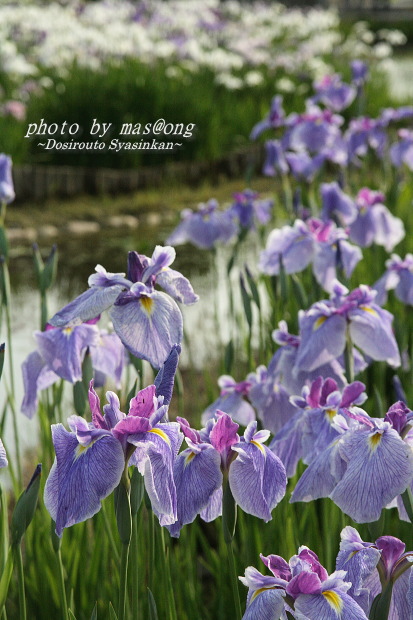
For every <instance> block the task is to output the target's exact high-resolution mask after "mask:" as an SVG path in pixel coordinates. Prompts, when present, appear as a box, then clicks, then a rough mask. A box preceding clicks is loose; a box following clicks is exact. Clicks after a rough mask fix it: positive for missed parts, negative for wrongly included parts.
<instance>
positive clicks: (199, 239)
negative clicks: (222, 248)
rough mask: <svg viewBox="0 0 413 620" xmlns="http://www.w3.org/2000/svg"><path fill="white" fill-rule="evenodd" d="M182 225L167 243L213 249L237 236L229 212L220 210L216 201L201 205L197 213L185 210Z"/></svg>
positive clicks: (182, 214)
mask: <svg viewBox="0 0 413 620" xmlns="http://www.w3.org/2000/svg"><path fill="white" fill-rule="evenodd" d="M181 220H182V221H181V223H180V224H178V226H177V227H176V228H175V230H174V231H173V232H172V233H171V234H170V235H169V237H168V239H167V240H166V243H167V244H169V245H181V244H183V243H192V244H193V245H195V246H196V247H198V248H201V249H207V250H208V249H211V248H212V247H214V246H215V244H216V243H218V242H222V243H227V242H228V241H229V240H230V239H232V238H233V237H235V236H236V234H237V226H236V224H235V223H234V222H233V220H232V218H231V217H230V215H229V214H228V213H227V212H222V211H219V210H218V203H217V201H216V200H213V199H212V200H209V201H208V202H207V203H206V204H200V205H199V206H198V210H197V211H192V210H191V209H184V210H183V211H182V213H181Z"/></svg>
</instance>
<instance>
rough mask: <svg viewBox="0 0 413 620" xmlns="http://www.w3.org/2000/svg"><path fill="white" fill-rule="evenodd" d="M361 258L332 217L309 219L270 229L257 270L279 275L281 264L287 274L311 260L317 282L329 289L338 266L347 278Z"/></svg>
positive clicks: (297, 270)
mask: <svg viewBox="0 0 413 620" xmlns="http://www.w3.org/2000/svg"><path fill="white" fill-rule="evenodd" d="M361 258H362V254H361V251H360V249H359V248H357V247H354V246H352V245H351V244H350V243H349V242H348V241H347V235H346V233H345V231H344V230H343V229H342V228H337V226H336V225H335V224H334V222H333V221H331V220H329V221H328V222H322V221H321V220H318V219H316V218H310V219H308V220H306V221H305V222H303V221H302V220H296V221H295V222H294V225H293V226H283V227H282V228H279V229H275V230H273V231H272V232H271V233H270V234H269V236H268V240H267V245H266V249H265V250H264V251H263V252H261V255H260V262H259V269H260V270H261V271H262V272H263V273H266V274H268V275H278V274H279V273H280V269H281V264H282V267H283V269H284V271H285V272H286V273H297V272H300V271H302V270H303V269H305V268H306V267H307V266H308V265H309V264H310V263H311V262H312V267H313V273H314V276H315V278H316V280H317V282H318V283H319V284H320V285H321V286H322V287H323V288H324V289H325V290H326V291H328V292H331V291H332V288H333V284H334V281H335V279H336V277H337V267H338V266H340V267H342V269H343V270H344V273H345V275H346V277H350V276H351V274H352V273H353V270H354V268H355V266H356V265H357V263H358V262H359V261H360V260H361Z"/></svg>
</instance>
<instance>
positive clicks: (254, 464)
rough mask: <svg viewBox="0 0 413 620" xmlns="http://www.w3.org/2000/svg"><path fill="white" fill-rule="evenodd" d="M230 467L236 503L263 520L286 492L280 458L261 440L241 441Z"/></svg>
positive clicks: (269, 516) (284, 475) (285, 481)
mask: <svg viewBox="0 0 413 620" xmlns="http://www.w3.org/2000/svg"><path fill="white" fill-rule="evenodd" d="M232 449H233V450H234V451H236V452H238V456H237V458H236V459H235V461H233V462H232V463H231V466H230V469H229V484H230V487H231V492H232V495H233V497H234V499H235V501H236V503H237V504H238V505H239V506H240V507H241V508H242V510H244V512H247V513H248V514H252V515H255V516H256V517H260V518H261V519H263V520H264V521H266V522H267V521H269V520H270V519H271V518H272V515H271V512H272V510H273V509H274V508H275V506H276V505H277V504H278V503H279V502H280V501H281V499H282V498H283V497H284V495H285V489H286V485H287V476H286V473H285V469H284V466H283V464H282V462H281V461H280V459H279V458H278V457H277V456H275V454H274V453H273V452H271V450H269V449H268V448H267V447H266V446H263V445H262V444H261V443H259V442H258V441H255V440H254V439H252V440H251V441H250V442H248V443H247V442H245V443H244V442H240V443H239V444H237V445H236V446H232Z"/></svg>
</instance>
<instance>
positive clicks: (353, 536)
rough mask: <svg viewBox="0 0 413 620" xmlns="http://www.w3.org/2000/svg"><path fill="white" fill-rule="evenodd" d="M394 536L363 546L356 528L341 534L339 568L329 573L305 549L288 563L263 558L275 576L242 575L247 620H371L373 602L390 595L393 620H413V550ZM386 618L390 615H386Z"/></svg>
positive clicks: (249, 571)
mask: <svg viewBox="0 0 413 620" xmlns="http://www.w3.org/2000/svg"><path fill="white" fill-rule="evenodd" d="M405 549H406V548H405V545H404V543H403V542H402V541H401V540H399V539H398V538H395V537H393V536H380V538H378V539H377V540H376V541H375V542H374V543H370V542H364V541H363V540H362V539H361V537H360V535H359V533H358V532H357V530H355V529H354V528H353V527H350V526H348V527H345V528H344V529H343V531H342V532H341V543H340V551H339V553H338V555H337V559H336V570H335V572H334V573H332V574H331V575H329V574H328V573H327V571H326V569H325V568H324V567H323V566H322V564H321V563H320V561H319V559H318V557H317V555H316V554H315V553H314V552H313V551H311V549H309V548H308V547H305V546H302V547H300V549H299V550H298V554H297V555H294V556H293V557H292V558H290V560H289V561H288V562H286V561H285V560H284V558H282V557H280V556H278V555H269V556H264V555H260V558H261V561H262V562H263V564H264V565H265V566H266V567H267V569H268V570H269V571H270V573H271V575H263V574H262V573H260V572H259V571H258V570H257V569H256V568H254V567H253V566H249V567H248V568H247V569H246V570H245V576H244V577H240V580H241V581H242V583H243V584H244V585H245V586H247V587H248V595H247V608H246V611H245V614H244V616H243V620H258V619H259V620H261V619H262V618H280V617H284V615H283V614H285V612H286V611H288V612H289V613H290V615H291V616H292V617H293V618H297V620H298V619H301V618H323V620H330V619H331V620H336V618H343V619H348V620H363V618H364V619H365V620H367V618H368V617H369V613H370V611H371V609H372V604H373V601H374V600H375V599H376V597H378V598H377V599H376V600H378V604H379V605H380V595H381V594H383V595H384V594H385V593H386V594H387V593H388V592H389V594H390V597H391V602H390V610H389V615H388V617H389V618H400V619H401V618H403V619H404V618H410V617H411V614H412V612H413V607H412V597H411V587H412V586H411V579H412V559H413V558H412V552H406V550H405ZM383 617H387V615H386V616H383Z"/></svg>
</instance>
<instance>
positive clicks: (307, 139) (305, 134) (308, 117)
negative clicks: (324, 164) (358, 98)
mask: <svg viewBox="0 0 413 620" xmlns="http://www.w3.org/2000/svg"><path fill="white" fill-rule="evenodd" d="M343 122H344V119H343V117H342V116H340V115H338V114H333V113H332V112H331V111H330V110H322V109H321V108H319V107H318V106H315V105H309V106H308V107H307V110H306V111H305V112H304V113H303V114H299V115H297V116H296V117H295V118H294V120H293V121H291V124H290V127H289V130H288V132H287V133H286V135H285V136H284V139H283V145H284V148H288V149H289V150H293V151H297V152H302V151H305V152H307V153H313V154H316V153H321V152H323V151H326V150H327V151H329V150H330V149H334V148H336V145H337V144H338V143H340V142H341V130H340V126H341V125H342V124H343Z"/></svg>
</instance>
